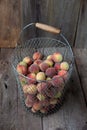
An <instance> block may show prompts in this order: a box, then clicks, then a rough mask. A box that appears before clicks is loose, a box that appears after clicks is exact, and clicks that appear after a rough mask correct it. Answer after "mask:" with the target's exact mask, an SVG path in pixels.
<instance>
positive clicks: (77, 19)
mask: <svg viewBox="0 0 87 130" xmlns="http://www.w3.org/2000/svg"><path fill="white" fill-rule="evenodd" d="M80 12H81V0H80V6H79V11H78V17H77V22H76V30H75V34H74V35H75V36H74V42H73V47H75V43H76V37H77V31H78V26H79V24H78V23H79V19H80Z"/></svg>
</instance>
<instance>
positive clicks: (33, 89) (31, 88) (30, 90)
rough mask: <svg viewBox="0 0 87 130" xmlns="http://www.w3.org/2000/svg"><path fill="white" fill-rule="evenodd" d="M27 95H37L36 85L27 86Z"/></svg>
mask: <svg viewBox="0 0 87 130" xmlns="http://www.w3.org/2000/svg"><path fill="white" fill-rule="evenodd" d="M27 93H29V94H36V93H37V88H36V85H35V84H30V85H28V89H27Z"/></svg>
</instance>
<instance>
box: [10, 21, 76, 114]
mask: <svg viewBox="0 0 87 130" xmlns="http://www.w3.org/2000/svg"><path fill="white" fill-rule="evenodd" d="M36 28H39V29H42V30H45V31H48V32H52V33H54V34H55V35H56V36H57V38H56V39H55V38H51V37H36V36H35V35H31V37H30V30H31V31H32V32H35V31H36V30H35V29H36ZM36 52H39V53H40V54H42V55H43V59H42V61H45V60H46V58H47V57H48V56H49V55H52V54H54V53H55V52H58V53H60V54H61V55H62V56H63V61H66V62H67V63H68V64H69V69H68V71H67V74H64V75H63V77H62V76H58V77H57V78H56V79H55V78H52V77H50V75H49V76H47V75H46V76H45V79H43V80H39V79H37V80H36V79H32V78H31V77H28V76H27V75H24V74H23V73H18V71H17V69H16V68H17V65H18V64H19V63H20V62H21V61H22V60H23V59H24V58H25V57H26V56H29V57H30V58H32V56H33V54H34V53H36ZM11 62H12V67H13V70H14V73H15V76H16V80H17V83H18V88H19V91H20V95H21V99H22V102H23V104H24V106H25V108H26V109H27V110H28V111H31V112H32V113H35V114H39V115H48V114H51V113H54V112H55V111H57V110H58V109H59V108H60V106H61V104H62V101H63V99H64V95H65V92H66V89H67V84H68V81H69V80H70V77H71V74H72V70H73V62H74V57H73V52H72V49H71V47H70V45H69V43H68V41H67V39H66V38H65V37H64V36H63V34H61V33H60V30H59V29H56V28H54V27H51V26H48V25H44V24H40V23H31V24H28V25H27V26H25V27H24V28H23V30H22V31H21V33H20V38H19V40H18V43H17V47H16V48H15V49H14V52H13V55H12V59H11ZM32 62H34V61H32ZM61 62H62V61H61ZM61 62H60V63H59V64H61ZM53 64H56V63H54V62H53ZM23 65H24V64H23ZM29 67H30V66H29V65H28V66H27V69H28V68H29ZM53 67H54V66H53ZM53 67H52V68H53ZM28 73H30V72H28ZM38 73H39V72H38ZM43 73H44V74H45V72H43ZM57 73H58V72H56V74H55V75H56V76H57ZM36 75H37V74H35V76H36ZM55 75H54V77H55ZM40 77H41V75H40ZM48 77H50V78H48Z"/></svg>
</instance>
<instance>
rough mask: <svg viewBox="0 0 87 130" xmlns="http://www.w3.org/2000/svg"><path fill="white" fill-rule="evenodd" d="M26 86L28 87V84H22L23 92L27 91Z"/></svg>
mask: <svg viewBox="0 0 87 130" xmlns="http://www.w3.org/2000/svg"><path fill="white" fill-rule="evenodd" d="M28 87H29V86H28V85H27V84H26V85H24V86H23V92H24V93H25V94H26V93H27V89H28Z"/></svg>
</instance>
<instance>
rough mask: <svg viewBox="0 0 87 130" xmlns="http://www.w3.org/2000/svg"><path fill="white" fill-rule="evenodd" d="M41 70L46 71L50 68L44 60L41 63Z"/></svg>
mask: <svg viewBox="0 0 87 130" xmlns="http://www.w3.org/2000/svg"><path fill="white" fill-rule="evenodd" d="M39 67H40V69H41V71H46V70H47V69H48V68H49V65H48V64H47V63H45V62H42V63H41V64H40V65H39Z"/></svg>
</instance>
